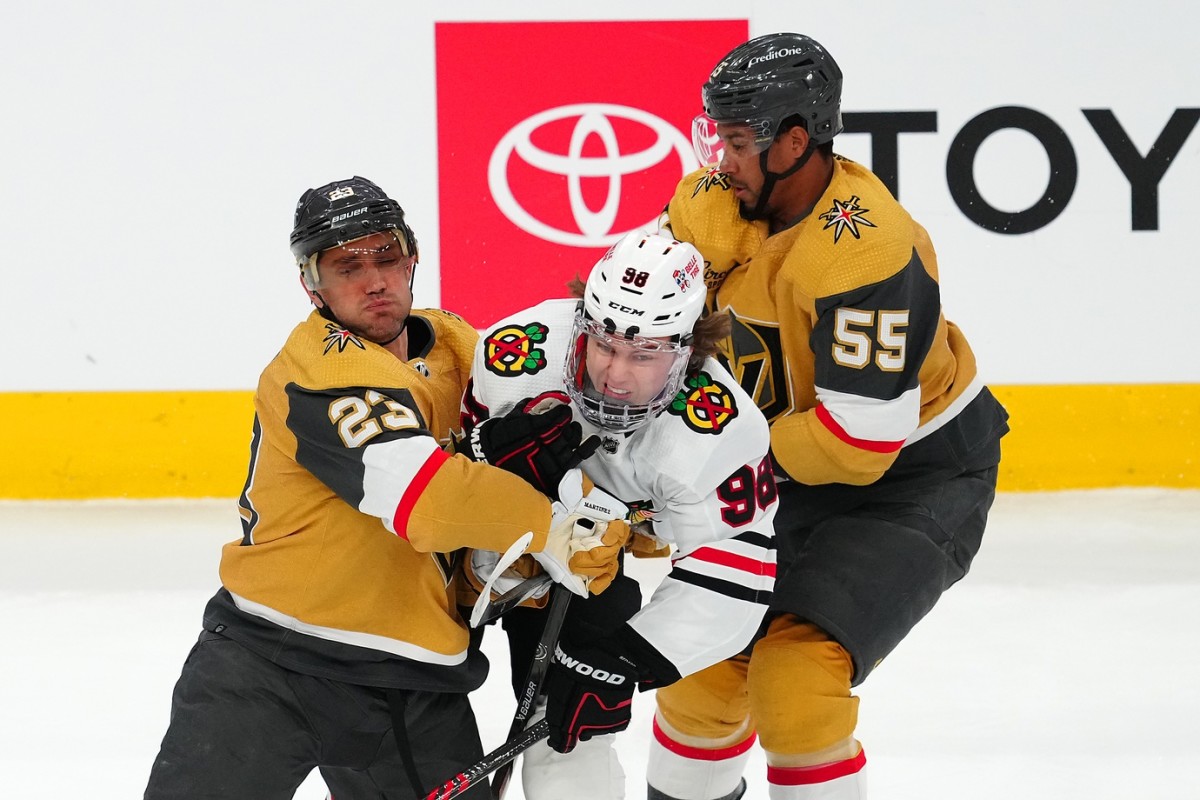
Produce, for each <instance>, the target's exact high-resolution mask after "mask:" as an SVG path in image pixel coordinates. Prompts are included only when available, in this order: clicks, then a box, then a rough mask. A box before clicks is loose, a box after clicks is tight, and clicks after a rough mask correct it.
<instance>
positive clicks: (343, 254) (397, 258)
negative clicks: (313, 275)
mask: <svg viewBox="0 0 1200 800" xmlns="http://www.w3.org/2000/svg"><path fill="white" fill-rule="evenodd" d="M415 263H416V259H415V258H414V257H413V256H406V255H404V253H403V252H402V251H401V249H400V242H399V241H397V239H396V236H395V235H394V234H392V233H390V232H387V231H383V232H380V233H373V234H371V235H370V236H364V237H363V238H361V239H355V240H354V241H352V242H347V243H346V244H344V245H341V246H340V247H332V248H330V249H328V250H326V251H325V252H323V253H321V257H320V260H319V261H318V262H317V269H318V271H319V272H320V275H321V285H320V289H319V290H318V293H319V294H320V297H321V299H322V300H324V301H325V302H326V303H328V304H329V308H330V310H331V311H332V312H333V315H334V316H335V317H337V319H338V321H340V322H341V323H342V324H343V325H345V326H346V329H347V330H348V331H350V332H351V333H353V334H355V335H357V336H361V337H362V338H364V339H367V340H368V341H372V342H380V343H382V342H389V341H391V340H392V339H395V338H396V336H397V335H398V334H399V333H400V331H401V330H402V329H403V327H404V322H405V320H407V319H408V314H409V312H410V311H411V310H412V291H411V290H410V288H409V283H410V281H411V279H412V271H413V265H414V264H415Z"/></svg>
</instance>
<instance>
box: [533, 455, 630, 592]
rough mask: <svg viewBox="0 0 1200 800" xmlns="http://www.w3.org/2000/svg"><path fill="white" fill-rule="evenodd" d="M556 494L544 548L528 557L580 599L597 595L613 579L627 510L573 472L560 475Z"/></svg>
mask: <svg viewBox="0 0 1200 800" xmlns="http://www.w3.org/2000/svg"><path fill="white" fill-rule="evenodd" d="M558 496H559V500H558V501H556V502H555V503H554V504H553V505H552V506H551V507H552V509H553V517H552V518H551V520H550V533H549V534H548V535H547V536H546V546H545V547H544V548H543V549H542V550H541V552H538V553H534V554H533V557H534V558H535V559H536V560H537V562H538V563H539V564H541V565H542V567H544V568H545V570H546V572H548V573H550V577H552V578H554V580H556V581H558V582H559V583H561V584H563V585H564V586H566V587H567V588H568V589H570V590H571V591H572V592H574V593H575V594H577V595H579V596H580V597H586V596H587V594H588V592H589V591H591V592H592V594H599V593H600V592H602V591H604V590H605V589H606V588H608V585H609V584H610V583H612V581H613V578H615V577H616V575H617V559H618V558H619V556H620V554H621V549H622V548H623V547H624V546H625V542H626V540H628V539H629V525H628V523H626V522H625V517H626V516H627V515H628V514H629V507H628V506H626V505H625V504H624V503H622V502H621V501H620V500H618V499H617V498H615V497H613V496H612V495H611V494H609V493H608V492H606V491H604V490H603V489H598V488H596V486H595V485H594V484H592V482H591V480H589V479H588V478H587V477H586V476H585V475H584V474H583V473H582V472H580V471H579V470H578V469H573V470H570V471H569V472H568V473H567V474H566V475H565V476H564V477H563V479H562V482H561V483H559V485H558Z"/></svg>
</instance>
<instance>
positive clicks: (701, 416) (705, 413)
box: [667, 372, 738, 433]
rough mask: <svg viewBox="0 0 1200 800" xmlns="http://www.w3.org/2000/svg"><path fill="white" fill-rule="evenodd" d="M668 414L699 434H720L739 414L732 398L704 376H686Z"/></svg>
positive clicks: (722, 388) (718, 385)
mask: <svg viewBox="0 0 1200 800" xmlns="http://www.w3.org/2000/svg"><path fill="white" fill-rule="evenodd" d="M667 411H668V412H669V413H671V414H674V415H675V416H677V417H680V418H681V419H682V420H683V422H684V424H685V425H687V426H688V427H689V428H691V429H692V430H694V431H696V432H698V433H720V432H721V431H723V430H724V429H725V426H726V425H728V424H729V422H730V420H732V419H733V418H734V417H736V416H737V413H738V411H737V405H736V404H735V403H734V402H733V394H732V393H731V392H730V391H729V390H728V389H726V388H725V387H724V386H722V385H721V384H720V383H718V382H717V381H714V380H713V379H712V376H710V375H709V374H708V373H707V372H697V373H695V374H693V375H689V376H688V377H687V378H686V379H685V380H684V382H683V388H682V389H680V390H679V394H677V395H675V399H674V400H673V401H671V405H670V406H668V407H667Z"/></svg>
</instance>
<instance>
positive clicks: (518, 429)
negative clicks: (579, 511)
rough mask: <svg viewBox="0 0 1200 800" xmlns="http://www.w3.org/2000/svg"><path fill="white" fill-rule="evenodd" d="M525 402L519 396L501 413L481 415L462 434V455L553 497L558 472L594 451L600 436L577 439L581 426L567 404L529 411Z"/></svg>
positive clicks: (555, 495) (554, 497)
mask: <svg viewBox="0 0 1200 800" xmlns="http://www.w3.org/2000/svg"><path fill="white" fill-rule="evenodd" d="M530 403H531V401H529V400H522V401H521V402H519V403H517V404H516V406H514V407H513V410H512V411H510V412H508V413H507V414H505V415H504V416H502V417H489V418H488V419H485V420H481V421H480V422H479V423H478V424H477V425H476V426H475V427H474V428H472V429H471V430H470V432H469V433H468V434H467V440H468V441H467V446H466V447H465V448H464V455H466V456H467V458H470V459H471V460H472V461H482V462H485V463H487V464H491V465H492V466H496V467H500V468H502V469H505V470H508V471H509V472H511V473H513V474H514V475H519V476H520V477H522V478H524V479H525V481H526V482H528V483H530V484H532V485H533V486H534V487H535V488H537V489H538V491H540V492H542V493H543V494H545V495H547V496H548V497H550V498H552V499H554V500H557V499H558V484H559V483H560V482H561V481H562V479H563V476H564V475H565V474H566V473H567V472H568V471H570V470H571V469H574V468H575V467H577V466H579V464H580V463H581V462H582V461H583V460H584V459H585V458H587V457H588V456H590V455H591V454H592V453H594V452H596V448H597V447H599V445H600V440H599V438H597V437H594V436H593V437H591V438H590V439H589V440H588V441H587V442H582V441H581V440H582V438H583V429H582V428H580V426H579V423H578V422H575V421H573V420H572V419H571V407H570V406H568V405H557V406H554V407H553V408H551V409H550V410H549V411H546V412H544V413H541V414H534V413H529V412H528V411H526V410H525V409H526V408H527V407H528V406H529V405H530Z"/></svg>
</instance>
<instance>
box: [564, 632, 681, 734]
mask: <svg viewBox="0 0 1200 800" xmlns="http://www.w3.org/2000/svg"><path fill="white" fill-rule="evenodd" d="M635 659H636V660H635ZM639 660H640V661H641V662H642V663H641V664H639V663H638V661H639ZM646 665H652V666H646ZM677 680H679V672H678V671H677V670H676V669H675V667H674V665H672V664H671V662H669V661H667V659H666V658H664V657H663V656H662V655H661V654H660V653H659V652H658V651H657V650H655V649H654V647H653V646H652V645H651V644H650V643H649V642H647V641H646V640H645V639H643V638H642V637H641V636H639V635H638V634H637V633H636V632H635V631H634V630H633V628H631V627H629V625H623V626H621V627H620V628H619V629H617V631H616V633H614V634H612V635H611V636H607V637H605V638H603V639H600V640H598V641H596V642H595V643H593V644H591V645H575V644H570V643H563V642H559V644H558V645H556V646H555V648H554V658H553V659H552V660H551V662H550V670H549V672H548V673H547V675H546V722H547V723H548V724H549V725H550V747H552V748H553V749H554V750H557V751H558V752H560V753H569V752H571V751H572V750H573V749H574V748H575V745H577V744H578V743H579V742H581V741H585V742H586V741H587V740H588V739H590V738H592V737H593V736H601V735H603V734H606V733H617V732H618V731H623V730H625V729H626V728H628V727H629V720H630V718H631V716H632V712H633V691H634V689H635V688H637V686H638V684H641V688H642V690H643V691H644V690H646V689H657V688H659V687H660V686H666V685H667V684H670V683H674V682H675V681H677Z"/></svg>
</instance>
